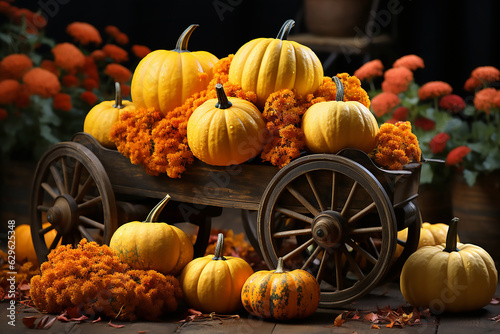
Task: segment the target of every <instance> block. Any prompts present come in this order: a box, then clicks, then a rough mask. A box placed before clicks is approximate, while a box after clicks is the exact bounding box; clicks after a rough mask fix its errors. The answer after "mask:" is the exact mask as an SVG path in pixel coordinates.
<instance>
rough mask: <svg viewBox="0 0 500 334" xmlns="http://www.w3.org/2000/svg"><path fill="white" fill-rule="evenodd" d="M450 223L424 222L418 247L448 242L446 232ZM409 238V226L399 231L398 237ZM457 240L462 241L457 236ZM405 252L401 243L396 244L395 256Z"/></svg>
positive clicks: (404, 239)
mask: <svg viewBox="0 0 500 334" xmlns="http://www.w3.org/2000/svg"><path fill="white" fill-rule="evenodd" d="M448 227H449V226H448V224H443V223H434V224H430V223H423V224H422V227H421V228H420V239H419V241H418V246H417V249H420V248H422V247H424V246H436V245H441V244H443V243H445V242H446V234H447V233H448ZM407 238H408V228H405V229H404V230H401V231H398V239H400V240H402V241H406V239H407ZM457 241H458V242H460V238H459V237H458V236H457ZM402 252H403V247H402V246H401V245H397V246H396V253H395V257H396V258H397V257H399V256H400V255H401V253H402Z"/></svg>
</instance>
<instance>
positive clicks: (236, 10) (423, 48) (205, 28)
mask: <svg viewBox="0 0 500 334" xmlns="http://www.w3.org/2000/svg"><path fill="white" fill-rule="evenodd" d="M353 1H354V0H353ZM387 1H388V0H385V1H384V0H383V1H381V5H380V6H379V8H380V9H381V10H383V9H384V8H387ZM393 1H394V0H393ZM14 5H17V6H19V7H26V8H30V9H32V10H36V9H37V8H41V10H42V13H43V14H44V15H45V16H47V18H48V19H49V24H48V26H47V29H46V30H47V35H48V36H49V37H53V38H55V39H56V40H57V41H58V42H60V41H69V40H70V38H69V36H68V35H67V34H66V33H65V28H66V26H67V25H68V24H69V23H71V22H74V21H83V22H88V23H91V24H93V25H94V26H96V27H97V28H98V29H99V30H100V31H101V32H103V30H104V27H105V26H106V25H110V24H112V25H116V26H117V27H118V28H120V29H121V30H122V31H123V32H125V33H127V34H128V36H129V37H130V41H131V43H132V44H143V45H146V46H148V47H150V48H151V49H153V50H154V49H167V50H170V49H173V48H174V47H175V43H176V41H177V37H178V36H179V34H180V33H181V32H182V31H183V30H184V29H185V28H187V27H188V26H189V25H190V24H193V23H197V24H199V25H200V26H199V27H198V28H197V29H196V30H195V32H194V33H193V35H192V36H191V39H190V43H189V50H190V51H197V50H205V51H209V52H211V53H213V54H215V55H216V56H217V57H219V58H221V57H225V56H227V55H228V54H230V53H235V52H236V51H237V50H238V48H239V47H240V46H241V45H243V44H244V43H245V42H247V41H249V40H251V39H253V38H257V37H275V36H276V34H277V32H278V30H279V28H280V27H281V25H282V24H283V23H284V22H285V20H287V19H289V18H293V19H295V20H296V22H297V24H296V26H295V27H294V28H293V29H292V33H298V32H303V31H305V30H306V28H305V25H304V24H303V22H302V15H301V9H302V1H301V0H275V1H264V0H184V1H170V0H168V1H167V0H120V1H118V0H86V1H83V0H38V1H33V0H30V1H27V0H24V1H15V2H14ZM399 6H400V8H402V10H401V12H400V13H399V14H398V15H397V16H394V17H393V19H394V20H392V18H391V23H392V25H393V26H392V27H393V28H395V30H396V34H397V35H396V36H397V39H396V43H395V44H394V45H392V46H391V47H389V48H385V49H384V50H383V52H382V53H380V54H374V55H373V57H377V58H380V59H381V60H382V61H383V62H384V64H385V66H386V67H387V68H388V67H390V66H391V64H392V62H393V61H394V60H395V59H397V58H399V57H400V56H403V55H406V54H417V55H419V56H420V57H422V58H423V59H424V62H425V65H426V67H425V69H423V70H419V71H418V72H417V73H416V80H417V82H418V83H424V82H427V81H430V80H443V81H446V82H448V83H450V84H451V85H452V86H453V88H454V91H455V92H456V93H458V94H461V95H463V94H464V92H463V84H464V82H465V80H466V79H467V78H468V77H469V75H470V72H471V71H472V70H473V69H474V68H475V67H477V66H483V65H491V66H495V67H497V68H500V51H499V50H500V20H499V16H500V1H498V0H455V1H436V0H413V1H411V0H399ZM216 7H218V10H216ZM389 28H391V27H389ZM389 28H388V29H389ZM318 56H319V57H320V59H321V60H324V59H325V58H326V57H327V55H326V54H321V53H318ZM362 61H363V60H362V58H360V57H358V58H356V57H349V59H347V57H343V56H340V57H338V58H337V60H336V61H335V62H334V63H333V64H332V66H330V67H329V68H327V69H325V74H326V75H334V74H336V73H338V72H348V73H351V74H352V73H353V72H354V70H355V69H357V68H358V67H359V66H360V65H361V64H362Z"/></svg>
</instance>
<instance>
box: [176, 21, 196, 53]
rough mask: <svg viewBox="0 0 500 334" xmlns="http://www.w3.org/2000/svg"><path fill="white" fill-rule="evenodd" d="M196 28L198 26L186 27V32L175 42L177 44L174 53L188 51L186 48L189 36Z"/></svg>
mask: <svg viewBox="0 0 500 334" xmlns="http://www.w3.org/2000/svg"><path fill="white" fill-rule="evenodd" d="M196 27H198V24H191V25H190V26H189V27H187V29H186V30H184V32H183V33H182V34H181V35H180V36H179V39H178V40H177V44H176V45H175V49H174V51H177V52H186V51H188V49H187V46H188V42H189V37H191V34H192V33H193V31H194V29H196Z"/></svg>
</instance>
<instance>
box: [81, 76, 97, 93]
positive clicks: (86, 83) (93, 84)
mask: <svg viewBox="0 0 500 334" xmlns="http://www.w3.org/2000/svg"><path fill="white" fill-rule="evenodd" d="M82 86H83V88H85V89H86V90H92V89H95V88H99V83H98V82H97V81H95V80H94V79H92V78H85V79H83V82H82Z"/></svg>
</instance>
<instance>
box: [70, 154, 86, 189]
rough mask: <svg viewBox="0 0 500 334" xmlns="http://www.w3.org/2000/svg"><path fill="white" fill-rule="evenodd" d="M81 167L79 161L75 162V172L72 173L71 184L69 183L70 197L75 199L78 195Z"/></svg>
mask: <svg viewBox="0 0 500 334" xmlns="http://www.w3.org/2000/svg"><path fill="white" fill-rule="evenodd" d="M82 169H83V165H82V164H81V163H80V161H76V165H75V170H74V171H73V182H72V183H71V191H70V193H69V194H70V195H71V197H73V198H74V197H75V196H76V194H77V193H78V187H79V186H80V177H81V176H82Z"/></svg>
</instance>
